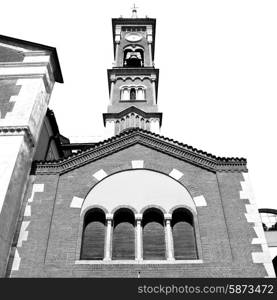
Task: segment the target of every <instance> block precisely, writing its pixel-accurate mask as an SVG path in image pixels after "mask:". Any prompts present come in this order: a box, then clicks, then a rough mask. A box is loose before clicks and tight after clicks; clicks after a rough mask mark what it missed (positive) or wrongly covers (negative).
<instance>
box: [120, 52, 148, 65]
mask: <svg viewBox="0 0 277 300" xmlns="http://www.w3.org/2000/svg"><path fill="white" fill-rule="evenodd" d="M143 57H144V51H143V49H141V48H135V49H133V48H127V49H126V50H125V51H124V62H123V65H124V67H127V68H141V67H143V65H144V59H143Z"/></svg>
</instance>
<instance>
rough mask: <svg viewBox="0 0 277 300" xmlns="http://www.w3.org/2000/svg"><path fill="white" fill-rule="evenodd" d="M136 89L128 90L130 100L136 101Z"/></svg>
mask: <svg viewBox="0 0 277 300" xmlns="http://www.w3.org/2000/svg"><path fill="white" fill-rule="evenodd" d="M136 94H137V93H136V89H135V88H131V89H130V100H136V98H137V97H136Z"/></svg>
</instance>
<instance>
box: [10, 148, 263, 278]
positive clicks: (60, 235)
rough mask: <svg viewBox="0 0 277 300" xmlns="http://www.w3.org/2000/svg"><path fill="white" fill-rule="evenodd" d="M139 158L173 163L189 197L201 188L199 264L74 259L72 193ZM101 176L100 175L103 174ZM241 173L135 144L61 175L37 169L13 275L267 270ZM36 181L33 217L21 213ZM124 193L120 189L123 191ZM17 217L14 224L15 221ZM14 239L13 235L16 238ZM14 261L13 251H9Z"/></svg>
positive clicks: (150, 165) (76, 214)
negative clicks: (259, 256) (256, 258)
mask: <svg viewBox="0 0 277 300" xmlns="http://www.w3.org/2000/svg"><path fill="white" fill-rule="evenodd" d="M133 160H143V161H144V168H145V169H149V170H153V171H157V172H161V173H163V174H169V173H170V172H171V170H172V169H173V168H175V169H177V170H179V171H180V172H182V173H183V174H184V176H182V179H180V181H179V182H180V183H181V184H183V185H184V186H185V187H186V188H187V190H188V191H189V193H190V194H191V196H192V197H197V196H199V195H203V196H204V197H205V199H206V202H207V206H202V207H197V223H198V226H199V235H200V236H199V248H200V249H198V251H199V253H201V257H202V262H200V263H184V264H179V263H166V262H165V263H163V264H155V263H154V264H111V263H106V264H105V263H103V264H76V263H75V262H76V260H78V257H76V253H78V251H79V250H80V249H78V247H80V245H79V244H78V231H79V229H80V223H81V222H82V220H81V218H80V208H71V207H70V204H71V201H72V198H73V197H79V198H83V199H84V198H85V197H86V195H87V194H88V192H89V191H90V190H91V189H93V187H94V186H95V184H97V182H98V181H97V179H95V178H94V177H93V174H95V173H96V172H97V171H99V170H101V169H102V170H105V172H106V173H107V174H108V175H111V174H114V173H117V172H119V171H124V170H130V169H132V165H131V161H133ZM103 180H105V179H103ZM242 181H243V176H242V173H241V172H212V171H209V170H205V169H203V168H201V167H198V166H195V165H193V164H190V163H187V162H185V161H181V160H179V159H176V158H174V157H172V156H170V155H167V154H164V153H161V152H159V151H156V150H153V149H151V148H149V147H146V146H143V145H140V144H135V145H133V146H131V147H128V148H126V149H123V150H121V151H118V152H116V153H113V154H111V155H109V156H106V157H103V158H101V159H99V160H96V161H94V162H90V163H87V164H84V165H82V166H80V167H76V168H74V169H72V170H70V171H68V172H65V173H63V174H45V175H35V180H34V181H33V182H32V183H31V184H30V185H29V188H28V192H27V195H26V198H25V201H24V203H25V206H23V207H22V213H21V214H22V218H21V219H22V220H23V221H30V223H29V226H28V228H27V230H28V236H27V239H26V240H23V242H22V245H21V247H18V253H19V256H20V265H19V268H18V270H12V271H11V269H12V262H10V264H9V266H10V268H9V269H10V270H9V272H8V274H7V275H8V276H11V277H138V276H140V277H169V276H171V277H265V276H267V275H268V274H267V273H266V270H265V268H264V265H263V264H262V263H254V262H253V259H252V255H251V254H252V253H253V252H261V251H262V249H261V245H252V244H251V241H252V239H253V238H256V234H255V231H254V230H253V226H252V225H251V224H250V223H248V222H247V219H246V217H245V212H246V210H245V203H246V202H247V200H241V199H240V191H241V184H240V183H241V182H242ZM35 185H43V186H44V190H43V192H37V193H35V194H34V197H33V201H32V202H29V205H30V206H31V216H24V212H25V210H26V203H28V201H27V199H30V197H31V195H32V191H33V189H34V186H35ZM122 192H123V193H124V190H123V191H122ZM21 226H22V222H19V223H18V228H20V227H21ZM14 244H15V245H16V244H18V240H17V241H15V242H14ZM11 260H12V258H11Z"/></svg>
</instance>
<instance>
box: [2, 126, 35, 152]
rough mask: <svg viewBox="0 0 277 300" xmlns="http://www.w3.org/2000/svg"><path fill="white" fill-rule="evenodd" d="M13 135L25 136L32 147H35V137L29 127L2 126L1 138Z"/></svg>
mask: <svg viewBox="0 0 277 300" xmlns="http://www.w3.org/2000/svg"><path fill="white" fill-rule="evenodd" d="M11 135H14V136H17V135H24V138H25V140H26V142H27V144H28V145H29V146H30V147H34V145H35V143H34V137H33V135H32V133H31V131H30V128H29V126H0V137H1V136H11Z"/></svg>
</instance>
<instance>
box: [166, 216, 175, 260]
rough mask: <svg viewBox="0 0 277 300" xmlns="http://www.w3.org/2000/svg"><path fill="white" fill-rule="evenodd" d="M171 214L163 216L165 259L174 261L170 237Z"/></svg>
mask: <svg viewBox="0 0 277 300" xmlns="http://www.w3.org/2000/svg"><path fill="white" fill-rule="evenodd" d="M171 218H172V215H171V214H165V215H164V219H165V242H166V259H167V260H174V254H173V237H172V228H171Z"/></svg>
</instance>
